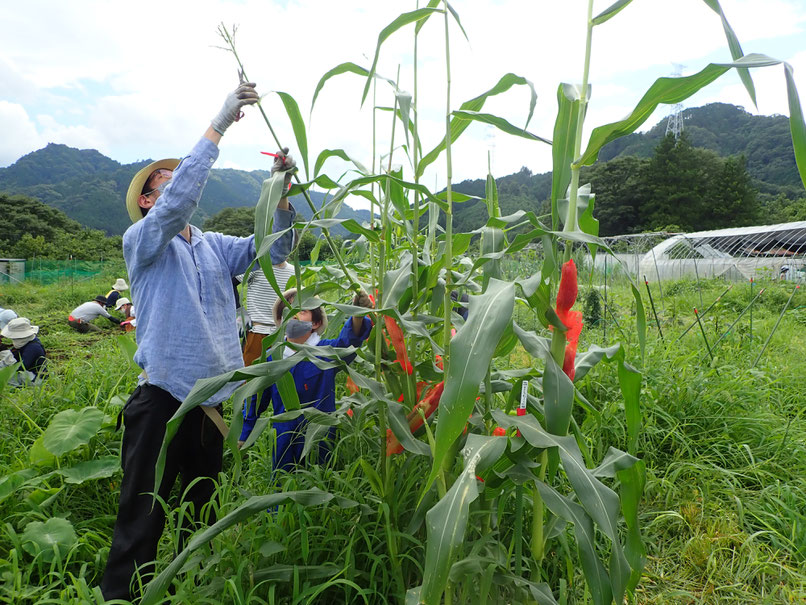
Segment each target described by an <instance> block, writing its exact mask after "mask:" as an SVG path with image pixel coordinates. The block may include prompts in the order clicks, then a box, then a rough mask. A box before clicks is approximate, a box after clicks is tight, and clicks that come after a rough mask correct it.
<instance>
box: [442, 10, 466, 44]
mask: <svg viewBox="0 0 806 605" xmlns="http://www.w3.org/2000/svg"><path fill="white" fill-rule="evenodd" d="M445 6H447V7H448V11H449V12H450V13H451V15H453V18H454V20H455V21H456V25H458V26H459V29H460V30H461V31H462V35H463V36H464V37H465V40H469V39H470V38H468V37H467V32H466V31H465V28H464V27H462V22H461V21H460V20H459V13H457V12H456V10H455V9H454V8H453V7H452V6H451V5H450V3H448V2H445Z"/></svg>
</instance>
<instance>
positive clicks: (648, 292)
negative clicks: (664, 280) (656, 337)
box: [644, 275, 666, 343]
mask: <svg viewBox="0 0 806 605" xmlns="http://www.w3.org/2000/svg"><path fill="white" fill-rule="evenodd" d="M644 284H646V291H647V294H649V304H650V305H651V306H652V314H653V315H654V316H655V323H656V324H658V334H660V339H661V340H663V342H664V343H665V342H666V341H665V339H664V338H663V330H661V329H660V320H659V319H658V312H657V311H655V301H654V300H652V290H651V289H650V288H649V282H648V281H647V279H646V275H644Z"/></svg>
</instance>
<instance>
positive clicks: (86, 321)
mask: <svg viewBox="0 0 806 605" xmlns="http://www.w3.org/2000/svg"><path fill="white" fill-rule="evenodd" d="M104 307H106V297H105V296H96V297H95V299H94V300H91V301H89V302H85V303H84V304H82V305H78V306H77V307H76V308H75V309H73V310H72V311H71V312H70V315H69V316H68V317H67V323H68V324H70V327H71V328H73V329H74V330H76V331H77V332H80V333H81V334H86V333H87V332H100V331H101V328H99V327H98V326H96V325H95V324H93V323H90V322H91V321H92V320H93V319H97V318H98V317H106V318H107V319H108V320H109V321H111V322H112V323H113V324H115V325H116V326H119V325H120V320H119V319H116V318H114V317H112V316H111V315H110V314H109V312H108V311H107V310H106V309H105V308H104Z"/></svg>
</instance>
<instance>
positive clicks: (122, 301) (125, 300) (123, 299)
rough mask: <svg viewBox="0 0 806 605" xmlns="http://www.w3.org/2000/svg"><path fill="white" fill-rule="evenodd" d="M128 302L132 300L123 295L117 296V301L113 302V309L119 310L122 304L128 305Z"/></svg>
mask: <svg viewBox="0 0 806 605" xmlns="http://www.w3.org/2000/svg"><path fill="white" fill-rule="evenodd" d="M130 304H132V301H130V300H129V299H128V298H126V297H125V296H121V297H120V298H118V302H116V303H115V311H120V308H121V307H122V306H123V305H130Z"/></svg>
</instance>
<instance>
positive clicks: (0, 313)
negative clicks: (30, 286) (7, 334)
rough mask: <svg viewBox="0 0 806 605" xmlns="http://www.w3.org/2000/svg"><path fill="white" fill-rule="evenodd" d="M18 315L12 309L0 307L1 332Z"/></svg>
mask: <svg viewBox="0 0 806 605" xmlns="http://www.w3.org/2000/svg"><path fill="white" fill-rule="evenodd" d="M16 317H17V314H16V313H15V312H14V311H12V310H11V309H4V308H3V307H0V330H2V329H3V328H5V327H6V324H7V323H8V322H10V321H11V320H12V319H16Z"/></svg>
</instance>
